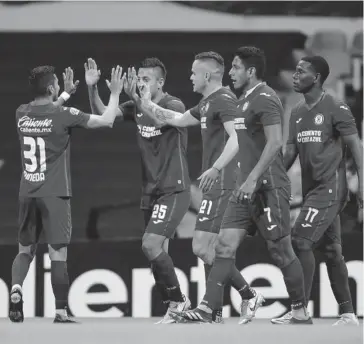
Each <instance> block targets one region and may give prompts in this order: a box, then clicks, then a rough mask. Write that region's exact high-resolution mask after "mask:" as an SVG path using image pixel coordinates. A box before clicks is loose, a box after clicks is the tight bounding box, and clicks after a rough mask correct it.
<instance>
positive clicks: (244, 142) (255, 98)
mask: <svg viewBox="0 0 364 344" xmlns="http://www.w3.org/2000/svg"><path fill="white" fill-rule="evenodd" d="M238 103H239V112H238V116H237V118H236V120H235V130H236V132H237V135H238V140H239V158H238V159H239V165H240V174H239V178H238V183H239V184H240V185H241V184H242V183H244V181H245V180H246V178H247V177H248V176H249V174H250V172H251V171H252V170H253V169H254V167H255V166H256V164H257V163H258V161H259V159H260V156H261V155H262V152H263V150H264V147H265V145H266V142H267V141H266V137H265V134H264V127H265V126H269V125H274V124H279V125H281V126H282V119H283V107H282V104H281V101H280V99H279V98H278V96H277V94H276V93H275V92H274V90H273V89H272V88H270V87H269V86H267V85H266V84H265V83H261V84H260V85H258V86H257V87H256V88H255V89H254V90H253V91H252V92H251V93H250V94H248V95H247V96H246V97H243V98H241V99H239V101H238ZM289 183H290V181H289V178H288V176H287V173H286V170H285V168H284V164H283V153H282V151H279V153H278V155H277V157H276V158H275V159H274V161H273V162H272V164H271V165H270V166H269V167H268V169H267V171H265V172H264V174H263V175H262V176H261V177H260V179H259V180H258V182H257V187H258V188H260V187H261V188H263V189H264V188H265V189H273V188H277V187H282V186H286V185H289Z"/></svg>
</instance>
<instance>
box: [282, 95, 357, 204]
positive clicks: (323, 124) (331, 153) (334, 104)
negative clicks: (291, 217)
mask: <svg viewBox="0 0 364 344" xmlns="http://www.w3.org/2000/svg"><path fill="white" fill-rule="evenodd" d="M356 133H357V128H356V124H355V120H354V117H353V115H352V113H351V111H350V109H349V107H348V106H347V105H346V104H344V103H342V102H341V101H338V100H336V99H335V98H334V97H333V96H331V95H329V94H324V96H323V98H322V99H321V101H320V102H319V103H318V104H316V105H315V106H314V107H313V108H312V109H310V110H309V109H308V108H307V105H306V103H305V102H304V101H302V102H300V103H298V104H297V105H296V106H295V107H294V108H293V109H292V114H291V118H290V126H289V137H288V141H287V144H295V145H296V146H297V149H298V154H299V159H300V163H301V169H302V193H303V196H304V199H307V200H309V202H310V203H311V205H315V204H321V203H327V202H328V201H330V200H344V198H345V197H346V194H347V185H346V171H345V147H344V146H343V143H342V140H341V138H340V136H344V135H352V134H356ZM316 196H319V197H316Z"/></svg>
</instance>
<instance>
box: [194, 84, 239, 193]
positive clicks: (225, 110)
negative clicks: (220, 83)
mask: <svg viewBox="0 0 364 344" xmlns="http://www.w3.org/2000/svg"><path fill="white" fill-rule="evenodd" d="M190 113H191V115H192V116H193V117H195V118H196V119H198V120H199V121H200V122H201V135H202V172H205V171H206V170H208V169H209V168H211V167H212V166H213V164H214V163H215V161H216V160H217V159H218V158H219V157H220V155H221V153H222V152H223V150H224V148H225V145H226V142H227V140H228V139H229V135H228V133H227V132H226V130H225V128H224V123H225V122H228V121H234V120H235V118H236V115H237V100H236V96H235V95H234V94H233V93H232V92H231V90H229V89H228V88H226V87H221V88H220V89H218V90H217V91H216V92H214V93H212V94H210V95H209V96H208V97H206V98H204V99H202V100H201V101H200V103H199V104H198V105H197V106H195V107H193V108H192V109H190ZM236 166H237V160H236V159H233V160H232V161H231V162H230V163H229V164H228V165H227V166H226V167H225V168H224V169H223V170H222V171H221V174H220V177H219V179H218V181H217V183H216V184H215V187H216V188H217V189H233V188H234V186H235V181H236Z"/></svg>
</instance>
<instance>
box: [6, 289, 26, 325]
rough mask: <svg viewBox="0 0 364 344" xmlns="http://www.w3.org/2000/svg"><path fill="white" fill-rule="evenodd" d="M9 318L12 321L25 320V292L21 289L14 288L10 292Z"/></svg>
mask: <svg viewBox="0 0 364 344" xmlns="http://www.w3.org/2000/svg"><path fill="white" fill-rule="evenodd" d="M9 303H10V307H9V319H10V320H11V321H12V322H23V321H24V313H23V294H22V292H21V290H20V289H14V290H13V291H12V292H11V294H10V302H9Z"/></svg>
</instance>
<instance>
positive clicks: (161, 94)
mask: <svg viewBox="0 0 364 344" xmlns="http://www.w3.org/2000/svg"><path fill="white" fill-rule="evenodd" d="M165 95H166V94H165V93H164V92H163V90H160V91H159V92H157V94H156V95H155V96H154V97H153V98H152V102H153V103H155V104H158V103H159V102H160V100H161V99H162V98H163V97H164V96H165Z"/></svg>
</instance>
